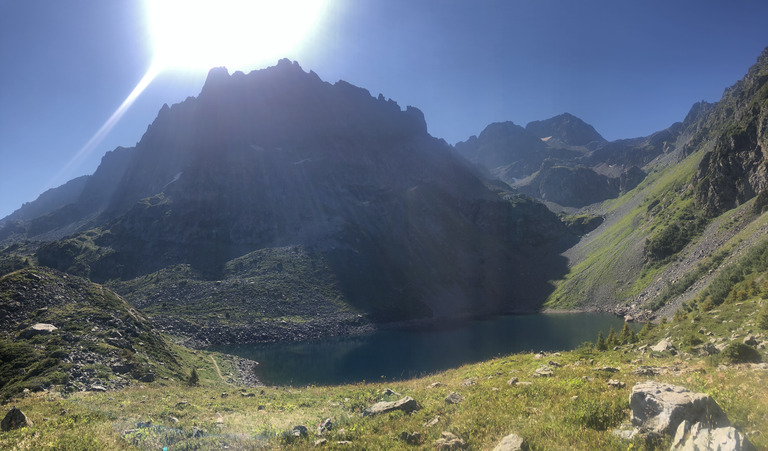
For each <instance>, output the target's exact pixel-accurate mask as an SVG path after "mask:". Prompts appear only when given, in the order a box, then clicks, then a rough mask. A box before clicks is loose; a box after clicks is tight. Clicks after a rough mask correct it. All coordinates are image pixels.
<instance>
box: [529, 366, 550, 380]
mask: <svg viewBox="0 0 768 451" xmlns="http://www.w3.org/2000/svg"><path fill="white" fill-rule="evenodd" d="M533 375H534V376H536V377H552V376H554V375H555V372H554V371H552V368H550V367H548V366H546V365H542V366H540V367H538V368H536V371H534V372H533Z"/></svg>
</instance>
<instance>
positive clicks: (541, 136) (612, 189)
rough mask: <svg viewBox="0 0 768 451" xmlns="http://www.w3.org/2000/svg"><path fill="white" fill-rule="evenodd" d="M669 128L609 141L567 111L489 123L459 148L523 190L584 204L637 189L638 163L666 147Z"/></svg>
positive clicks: (567, 203) (639, 178)
mask: <svg viewBox="0 0 768 451" xmlns="http://www.w3.org/2000/svg"><path fill="white" fill-rule="evenodd" d="M671 133H673V132H671V131H670V132H667V133H664V132H662V133H660V134H658V136H653V137H649V138H641V139H633V140H621V141H614V142H610V143H609V142H607V141H606V140H605V139H604V138H603V137H602V136H600V134H599V133H598V132H597V131H596V130H595V129H594V127H592V126H591V125H589V124H587V123H585V122H584V121H582V120H581V119H579V118H577V117H576V116H573V115H571V114H569V113H564V114H561V115H559V116H555V117H552V118H550V119H546V120H543V121H534V122H531V123H529V124H528V125H526V126H525V128H523V127H521V126H518V125H515V124H513V123H511V122H505V123H494V124H490V125H489V126H488V127H486V129H485V130H483V132H481V133H480V135H479V136H472V137H470V138H469V139H467V140H466V141H462V142H459V143H456V146H455V148H456V151H457V152H458V153H459V154H461V155H462V156H464V157H465V158H467V159H468V160H469V161H471V162H473V163H475V164H476V165H477V166H479V167H480V168H482V169H483V170H486V171H488V172H489V173H490V175H491V176H492V177H495V178H497V179H499V180H501V181H503V182H506V183H508V184H510V185H511V186H513V187H515V188H518V189H519V190H520V191H521V192H523V193H525V194H528V195H530V196H533V197H535V198H537V199H540V200H544V201H547V202H551V203H553V204H557V205H561V206H564V207H583V206H586V205H589V204H592V203H595V202H600V201H603V200H605V199H609V198H614V197H617V196H618V195H619V194H621V193H624V192H627V191H628V190H630V189H632V188H634V187H635V186H636V185H637V183H639V182H640V181H642V179H643V177H644V176H645V172H643V171H642V170H641V169H639V166H642V165H643V164H646V163H648V162H649V161H650V160H652V159H653V158H655V157H656V156H658V155H659V154H660V153H662V152H663V151H664V145H663V143H664V142H665V141H664V139H665V138H666V139H667V140H669V139H672V138H671V137H670V136H667V135H668V134H671ZM659 140H662V142H661V143H660V142H659Z"/></svg>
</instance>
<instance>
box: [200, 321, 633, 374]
mask: <svg viewBox="0 0 768 451" xmlns="http://www.w3.org/2000/svg"><path fill="white" fill-rule="evenodd" d="M623 324H624V323H623V320H622V319H621V318H618V317H616V316H613V315H607V314H595V313H563V314H557V313H547V314H536V315H523V316H503V317H497V318H493V319H489V320H477V321H470V322H467V323H462V324H460V325H456V326H454V327H450V328H442V329H430V330H383V331H378V332H375V333H373V334H370V335H365V336H358V337H333V338H326V339H322V340H313V341H306V342H293V343H277V344H238V345H228V346H215V347H212V348H210V350H212V351H218V352H224V353H228V354H234V355H238V356H241V357H245V358H248V359H252V360H256V361H257V362H259V366H258V369H257V370H256V375H257V376H258V378H259V379H260V380H261V381H262V382H263V383H265V384H268V385H294V386H301V385H311V384H315V385H330V384H341V383H348V382H360V381H373V380H397V379H407V378H412V377H417V376H420V375H423V374H428V373H432V372H436V371H441V370H446V369H448V368H455V367H457V366H460V365H463V364H466V363H473V362H479V361H482V360H488V359H490V358H493V357H496V356H501V355H506V354H510V353H514V352H525V351H562V350H570V349H574V348H576V347H577V346H579V345H580V344H582V343H583V342H585V341H591V342H594V341H595V339H596V338H597V333H598V331H603V334H604V335H607V333H608V330H609V328H610V327H611V326H613V328H614V329H615V330H616V332H617V333H618V332H619V331H620V330H621V328H622V326H623Z"/></svg>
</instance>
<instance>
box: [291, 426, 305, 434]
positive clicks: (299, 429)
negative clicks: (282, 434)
mask: <svg viewBox="0 0 768 451" xmlns="http://www.w3.org/2000/svg"><path fill="white" fill-rule="evenodd" d="M307 434H308V431H307V427H306V426H302V425H298V426H294V427H293V429H291V435H293V436H294V437H306V436H307Z"/></svg>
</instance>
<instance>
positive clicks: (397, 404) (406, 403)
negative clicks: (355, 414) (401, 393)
mask: <svg viewBox="0 0 768 451" xmlns="http://www.w3.org/2000/svg"><path fill="white" fill-rule="evenodd" d="M419 409H421V404H419V403H418V401H416V400H415V399H413V398H411V397H410V396H406V397H405V398H403V399H399V400H397V401H392V402H385V401H383V402H377V403H376V404H374V405H372V406H371V407H369V408H367V409H365V411H363V416H364V417H369V416H374V415H378V414H380V413H387V412H392V411H395V410H402V411H403V412H405V413H411V412H414V411H416V410H419Z"/></svg>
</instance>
